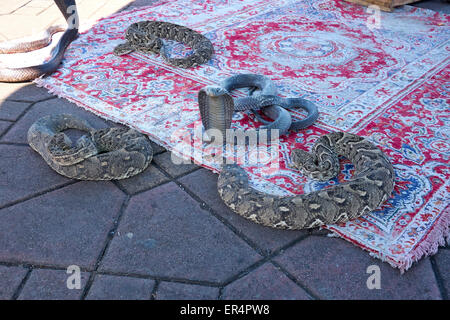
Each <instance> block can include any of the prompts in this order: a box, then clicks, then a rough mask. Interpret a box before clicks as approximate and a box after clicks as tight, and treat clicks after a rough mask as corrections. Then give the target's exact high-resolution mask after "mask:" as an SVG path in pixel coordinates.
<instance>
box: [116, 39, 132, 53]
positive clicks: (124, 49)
mask: <svg viewBox="0 0 450 320" xmlns="http://www.w3.org/2000/svg"><path fill="white" fill-rule="evenodd" d="M133 51H134V49H133V47H132V46H131V45H130V44H129V43H128V42H126V43H121V44H119V45H118V46H117V47H115V48H114V51H113V53H114V54H115V55H116V56H122V55H124V54H128V53H130V52H133Z"/></svg>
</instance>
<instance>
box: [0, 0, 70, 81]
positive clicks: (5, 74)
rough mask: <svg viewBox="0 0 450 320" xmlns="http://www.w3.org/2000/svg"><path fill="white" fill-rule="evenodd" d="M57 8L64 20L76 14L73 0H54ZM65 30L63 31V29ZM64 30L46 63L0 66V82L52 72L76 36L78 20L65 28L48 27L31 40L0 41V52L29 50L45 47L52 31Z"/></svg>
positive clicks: (23, 79) (26, 79)
mask: <svg viewBox="0 0 450 320" xmlns="http://www.w3.org/2000/svg"><path fill="white" fill-rule="evenodd" d="M54 1H55V3H56V5H57V6H58V8H59V10H60V11H61V13H62V14H63V16H64V18H65V19H66V21H68V23H69V19H70V18H73V15H76V13H77V12H76V4H75V0H54ZM64 30H65V31H64ZM60 31H64V34H63V35H62V36H61V38H60V39H59V41H58V43H57V45H56V46H55V48H54V49H53V51H52V57H51V58H50V60H49V61H47V62H46V63H43V64H41V65H36V66H31V67H23V68H10V67H4V66H0V82H22V81H29V80H33V79H35V78H38V77H40V76H42V75H44V74H50V73H52V72H54V71H55V70H56V69H57V68H58V66H59V65H60V63H61V61H62V59H63V57H64V52H65V50H66V49H67V47H68V46H69V44H70V43H71V42H72V41H73V40H75V39H76V38H77V37H78V21H76V23H74V24H71V25H70V26H68V27H67V28H66V29H63V28H62V27H50V28H49V29H48V30H47V31H46V32H45V34H44V37H43V38H40V39H36V40H32V41H29V42H24V43H21V42H18V41H9V42H4V43H0V53H2V54H5V53H18V52H30V51H33V50H37V49H40V48H43V47H45V46H46V45H48V44H49V43H50V42H51V37H52V35H53V34H54V33H56V32H60Z"/></svg>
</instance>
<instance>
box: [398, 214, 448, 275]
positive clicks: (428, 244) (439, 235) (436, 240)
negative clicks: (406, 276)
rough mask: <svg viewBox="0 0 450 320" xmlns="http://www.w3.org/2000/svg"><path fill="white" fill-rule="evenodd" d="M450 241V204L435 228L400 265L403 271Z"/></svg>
mask: <svg viewBox="0 0 450 320" xmlns="http://www.w3.org/2000/svg"><path fill="white" fill-rule="evenodd" d="M449 243H450V205H449V206H447V207H446V208H445V209H444V211H443V213H442V215H441V217H439V220H438V221H436V223H435V224H434V226H433V229H432V230H431V231H430V233H429V234H428V235H427V237H426V238H425V239H424V240H423V241H421V242H420V244H419V245H418V246H417V247H416V248H414V250H413V251H411V252H410V253H409V254H408V255H407V256H406V258H405V259H404V261H403V263H402V264H401V265H400V266H399V268H400V271H401V273H403V272H405V271H406V270H408V269H409V268H410V267H411V266H412V264H413V263H414V262H416V261H419V260H420V259H421V258H422V257H427V256H432V255H434V254H436V253H437V252H438V250H439V247H440V246H445V245H446V244H449Z"/></svg>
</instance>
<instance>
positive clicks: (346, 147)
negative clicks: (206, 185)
mask: <svg viewBox="0 0 450 320" xmlns="http://www.w3.org/2000/svg"><path fill="white" fill-rule="evenodd" d="M338 155H340V156H344V157H346V158H348V159H349V160H350V161H352V163H353V164H354V166H355V171H356V172H355V174H354V177H353V178H352V179H351V180H349V181H346V182H343V183H340V184H337V185H334V186H332V187H329V188H325V189H322V190H318V191H314V192H310V193H307V194H301V195H294V196H275V195H270V194H266V193H263V192H259V191H257V190H255V189H253V188H252V187H250V186H249V182H248V177H247V174H246V173H245V171H244V170H243V169H242V168H240V167H239V166H237V165H224V166H223V167H222V171H221V172H220V175H219V179H218V183H217V188H218V191H219V194H220V197H221V198H222V200H223V201H224V202H225V204H226V205H227V206H228V207H230V208H231V209H232V210H233V211H235V212H236V213H238V214H239V215H241V216H243V217H245V218H247V219H250V220H252V221H254V222H256V223H259V224H262V225H265V226H269V227H274V228H280V229H306V228H314V227H318V226H321V225H323V224H335V223H340V222H346V221H349V220H353V219H355V218H357V217H360V216H362V215H364V214H367V213H369V212H371V211H373V210H375V209H376V208H377V207H379V206H380V205H381V204H382V203H383V202H384V201H386V200H387V199H388V198H389V196H390V195H391V193H392V191H393V188H394V169H393V167H392V164H391V163H390V161H389V159H388V158H387V156H386V155H385V154H384V153H383V152H382V151H381V150H380V149H379V148H378V147H376V146H375V145H374V144H373V143H371V142H370V141H368V140H367V139H365V138H363V137H360V136H358V135H355V134H350V133H344V132H333V133H329V134H325V135H324V136H321V137H320V138H319V139H318V140H317V141H316V142H315V144H314V146H313V148H312V153H308V152H306V151H303V150H300V149H294V150H293V151H292V152H291V160H292V163H293V165H294V166H295V167H296V168H298V169H299V170H302V171H303V173H305V174H306V175H308V176H310V177H312V178H314V179H319V180H329V179H331V178H333V177H335V176H336V175H337V174H338V172H339V160H338Z"/></svg>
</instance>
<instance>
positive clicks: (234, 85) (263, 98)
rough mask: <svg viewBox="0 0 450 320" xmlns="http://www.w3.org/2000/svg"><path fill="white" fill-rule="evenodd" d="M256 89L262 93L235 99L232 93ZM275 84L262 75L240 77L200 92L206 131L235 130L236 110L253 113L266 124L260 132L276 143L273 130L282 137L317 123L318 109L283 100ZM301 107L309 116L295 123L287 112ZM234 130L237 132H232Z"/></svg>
mask: <svg viewBox="0 0 450 320" xmlns="http://www.w3.org/2000/svg"><path fill="white" fill-rule="evenodd" d="M245 87H250V88H255V89H259V90H260V93H259V94H257V95H256V94H255V95H253V92H252V91H251V95H250V96H247V97H242V98H236V99H233V98H232V97H231V95H230V93H231V91H233V90H235V89H239V88H245ZM276 94H277V88H276V86H275V84H274V83H273V82H272V81H271V80H270V79H269V78H267V77H266V76H263V75H258V74H238V75H234V76H231V77H229V78H227V79H225V80H224V81H222V82H221V83H220V85H219V86H206V87H204V88H202V89H201V90H200V91H199V94H198V103H199V109H200V115H201V119H202V123H203V126H204V128H205V130H207V131H208V130H209V129H218V130H220V131H221V132H222V134H225V135H226V134H227V130H229V129H230V127H231V119H232V115H233V113H234V112H235V111H246V110H251V111H252V112H253V113H255V115H256V117H257V119H258V120H260V121H261V122H262V123H263V124H264V125H263V126H261V127H260V128H259V129H266V130H267V131H266V133H267V139H268V140H272V139H273V138H275V135H272V130H273V129H275V130H279V131H278V136H280V135H284V134H286V133H288V131H289V130H299V129H304V128H306V127H308V126H310V125H311V124H313V123H314V121H316V120H317V118H318V116H319V112H318V110H317V106H316V105H315V104H314V103H312V102H311V101H308V100H305V99H303V98H281V97H279V96H277V95H276ZM293 108H301V109H304V110H305V111H306V112H307V113H308V116H307V117H306V118H305V119H302V120H296V121H293V120H292V117H291V115H290V113H289V112H288V111H287V110H286V109H293ZM257 110H261V111H262V112H263V114H264V115H265V116H267V117H268V118H270V119H272V120H273V121H267V120H264V119H263V118H262V117H261V116H260V115H259V114H258V113H257V112H256V111H257ZM259 129H257V130H255V131H256V134H257V135H258V137H257V141H260V136H259V135H260V130H259ZM231 131H233V130H231Z"/></svg>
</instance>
